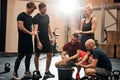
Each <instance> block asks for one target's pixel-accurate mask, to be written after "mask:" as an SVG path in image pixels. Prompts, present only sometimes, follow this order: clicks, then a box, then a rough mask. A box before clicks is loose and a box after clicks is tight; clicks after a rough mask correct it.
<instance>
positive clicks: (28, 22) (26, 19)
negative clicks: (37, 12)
mask: <svg viewBox="0 0 120 80" xmlns="http://www.w3.org/2000/svg"><path fill="white" fill-rule="evenodd" d="M17 21H23V25H24V27H25V28H26V29H27V30H29V31H31V30H32V16H30V15H27V14H26V13H25V12H22V13H20V14H19V15H18V17H17ZM18 32H19V38H20V39H21V37H22V38H27V37H30V36H31V35H29V34H26V33H24V32H22V31H21V30H19V29H18Z"/></svg>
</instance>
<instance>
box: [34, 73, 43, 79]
mask: <svg viewBox="0 0 120 80" xmlns="http://www.w3.org/2000/svg"><path fill="white" fill-rule="evenodd" d="M40 78H42V77H41V76H40V75H39V74H38V71H34V72H33V77H32V80H39V79H40Z"/></svg>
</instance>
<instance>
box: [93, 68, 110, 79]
mask: <svg viewBox="0 0 120 80" xmlns="http://www.w3.org/2000/svg"><path fill="white" fill-rule="evenodd" d="M95 70H96V74H97V75H98V76H103V77H109V76H110V75H111V72H110V71H108V70H106V69H104V68H98V67H97V68H95Z"/></svg>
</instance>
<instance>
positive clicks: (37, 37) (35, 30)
mask: <svg viewBox="0 0 120 80" xmlns="http://www.w3.org/2000/svg"><path fill="white" fill-rule="evenodd" d="M33 27H34V32H35V34H36V35H35V39H36V40H37V43H36V44H37V47H38V49H42V44H41V42H40V39H39V35H38V33H39V31H38V24H34V25H33Z"/></svg>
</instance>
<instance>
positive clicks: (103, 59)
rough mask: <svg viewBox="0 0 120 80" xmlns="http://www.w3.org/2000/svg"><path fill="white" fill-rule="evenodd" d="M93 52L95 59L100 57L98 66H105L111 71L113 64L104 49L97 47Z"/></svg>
mask: <svg viewBox="0 0 120 80" xmlns="http://www.w3.org/2000/svg"><path fill="white" fill-rule="evenodd" d="M91 54H92V55H93V58H94V59H98V62H97V67H100V68H104V69H106V70H108V71H110V72H111V70H112V64H111V62H110V59H109V58H108V56H107V55H106V54H105V52H104V51H103V50H102V49H100V48H98V47H96V48H95V49H94V50H93V51H91Z"/></svg>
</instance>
